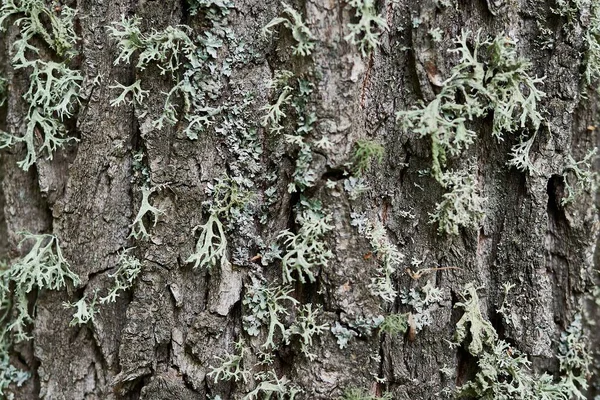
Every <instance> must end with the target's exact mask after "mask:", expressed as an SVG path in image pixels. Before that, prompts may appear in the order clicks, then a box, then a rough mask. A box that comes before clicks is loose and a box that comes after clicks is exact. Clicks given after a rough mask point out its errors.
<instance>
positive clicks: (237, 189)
mask: <svg viewBox="0 0 600 400" xmlns="http://www.w3.org/2000/svg"><path fill="white" fill-rule="evenodd" d="M207 194H208V195H209V196H211V199H210V200H208V201H206V202H205V203H204V206H206V207H208V212H209V214H210V215H209V217H208V220H207V221H206V224H204V225H199V226H197V227H195V228H194V232H196V231H198V230H199V231H200V237H199V238H198V241H197V242H196V246H195V249H194V252H193V253H192V254H191V255H190V257H189V258H188V259H187V260H186V262H187V263H194V267H193V268H194V269H196V268H207V269H209V270H210V269H211V268H212V267H213V266H215V265H221V266H225V265H227V264H228V263H229V261H228V258H227V236H226V235H225V226H224V225H223V222H222V221H230V222H233V221H234V220H235V219H238V218H243V216H244V215H245V214H246V209H247V207H248V206H249V205H250V204H251V201H252V195H251V193H250V192H249V191H248V190H246V189H245V188H244V187H243V186H242V185H240V184H239V183H238V182H237V181H236V180H235V179H233V178H230V177H229V176H225V177H224V178H222V179H218V180H217V181H216V183H215V185H214V186H213V185H209V186H208V188H207Z"/></svg>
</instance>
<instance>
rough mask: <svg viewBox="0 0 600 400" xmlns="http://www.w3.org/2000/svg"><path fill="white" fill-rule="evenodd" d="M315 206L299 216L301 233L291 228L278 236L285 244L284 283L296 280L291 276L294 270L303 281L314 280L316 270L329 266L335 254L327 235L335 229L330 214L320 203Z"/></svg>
mask: <svg viewBox="0 0 600 400" xmlns="http://www.w3.org/2000/svg"><path fill="white" fill-rule="evenodd" d="M310 204H311V205H312V206H311V207H307V208H306V209H304V210H302V211H301V212H300V213H299V214H298V216H297V217H296V221H297V222H298V224H299V225H300V229H299V230H298V233H296V234H294V233H292V232H291V231H289V230H287V229H286V230H284V231H282V232H281V233H279V235H278V238H279V239H282V240H283V242H284V244H285V247H286V249H285V255H284V256H283V257H282V258H281V267H282V274H283V282H284V283H285V284H287V283H292V282H294V281H295V280H296V279H295V278H294V277H293V276H292V274H293V273H294V272H296V275H297V277H298V279H300V282H302V283H305V282H306V279H308V281H309V282H311V283H312V282H314V281H315V272H314V271H315V269H317V268H318V267H324V268H325V267H327V262H328V261H329V259H330V258H331V257H333V253H332V252H331V251H330V250H329V248H328V246H327V243H326V242H325V241H324V236H325V235H326V234H327V233H328V232H329V231H331V230H332V229H333V226H331V225H329V222H330V221H331V216H330V215H328V214H324V213H323V212H322V210H321V206H320V203H318V202H311V203H310Z"/></svg>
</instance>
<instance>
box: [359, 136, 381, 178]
mask: <svg viewBox="0 0 600 400" xmlns="http://www.w3.org/2000/svg"><path fill="white" fill-rule="evenodd" d="M383 153H384V149H383V146H382V145H380V144H379V143H377V142H375V141H373V140H367V139H364V140H357V141H356V143H355V149H354V154H353V156H352V165H353V173H354V174H355V175H356V176H362V175H363V174H365V173H366V172H367V171H369V169H370V168H371V163H372V161H373V160H375V161H377V163H379V164H381V161H382V160H383Z"/></svg>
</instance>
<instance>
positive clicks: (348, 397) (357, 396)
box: [338, 388, 393, 400]
mask: <svg viewBox="0 0 600 400" xmlns="http://www.w3.org/2000/svg"><path fill="white" fill-rule="evenodd" d="M392 399H393V397H392V394H391V393H384V394H383V395H382V396H376V395H374V394H371V393H369V391H367V390H363V389H358V388H349V389H346V390H345V391H344V394H343V395H342V396H341V397H338V400H392Z"/></svg>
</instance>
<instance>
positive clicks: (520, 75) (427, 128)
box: [397, 32, 544, 181]
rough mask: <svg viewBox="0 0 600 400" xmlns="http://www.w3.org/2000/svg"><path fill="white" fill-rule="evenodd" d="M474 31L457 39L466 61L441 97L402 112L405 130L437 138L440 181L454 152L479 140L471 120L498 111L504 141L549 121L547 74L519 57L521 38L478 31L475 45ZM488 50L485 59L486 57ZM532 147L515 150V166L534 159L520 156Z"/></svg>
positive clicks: (497, 129) (435, 166)
mask: <svg viewBox="0 0 600 400" xmlns="http://www.w3.org/2000/svg"><path fill="white" fill-rule="evenodd" d="M469 36H470V33H469V32H463V33H462V35H461V36H459V37H458V38H457V39H456V40H455V43H456V45H457V47H456V48H455V49H453V50H450V51H451V52H453V53H458V54H459V55H460V60H459V63H458V64H457V65H456V66H454V67H453V68H452V70H451V71H450V78H448V79H447V80H446V81H445V82H444V84H443V86H442V89H441V91H440V93H439V94H438V95H437V96H436V98H435V99H434V100H433V101H431V102H430V103H429V104H427V105H426V106H425V105H424V106H422V107H420V108H415V109H413V110H408V111H400V112H398V113H397V118H398V121H400V122H401V125H402V127H403V128H404V129H405V130H411V131H413V132H414V133H416V134H418V135H419V137H429V138H430V139H431V146H432V157H433V161H432V174H433V177H434V178H436V179H437V180H438V181H441V179H442V172H443V169H444V168H445V166H446V162H447V158H448V156H451V157H457V156H459V155H460V154H461V153H462V151H463V150H464V149H466V148H468V147H469V146H470V145H471V144H473V142H474V140H475V138H476V136H477V134H476V132H475V131H473V130H472V129H469V128H468V125H469V123H470V122H471V121H475V119H477V118H481V117H483V116H486V115H488V114H489V113H490V112H493V123H492V135H493V136H495V137H496V138H497V139H498V140H502V138H503V135H504V134H505V133H514V132H516V131H517V130H519V131H523V130H526V129H527V128H530V129H531V130H532V131H533V132H534V134H535V132H537V130H538V129H539V127H540V124H541V122H542V121H543V117H542V115H541V113H540V111H539V110H538V103H539V102H540V100H541V99H542V97H544V93H543V92H542V91H540V90H539V89H538V86H539V85H540V84H542V83H543V78H534V77H532V76H530V73H529V71H530V70H531V64H530V63H529V62H527V61H525V60H523V59H521V58H519V57H518V56H517V53H516V49H515V44H516V42H515V41H514V40H512V39H510V38H509V37H507V36H506V35H499V36H497V37H496V38H495V39H494V40H481V38H480V33H478V34H477V35H475V36H474V43H473V46H472V47H470V46H469V45H468V38H469ZM482 53H483V54H484V55H486V59H485V62H484V61H483V60H480V59H481V58H482V57H481V55H482ZM458 98H462V101H461V102H458V101H457V99H458ZM523 135H524V134H523V133H521V142H524V140H522V138H523ZM532 136H533V135H532ZM530 147H531V146H529V147H526V146H522V147H520V148H519V149H516V148H515V149H513V153H514V154H513V157H512V158H513V162H512V165H517V166H523V167H528V166H529V163H523V162H520V163H518V164H517V163H516V161H514V159H515V157H521V158H523V157H528V151H529V149H530ZM525 151H527V153H526V154H524V152H525Z"/></svg>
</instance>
